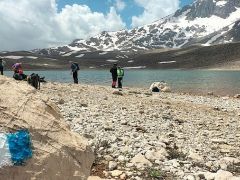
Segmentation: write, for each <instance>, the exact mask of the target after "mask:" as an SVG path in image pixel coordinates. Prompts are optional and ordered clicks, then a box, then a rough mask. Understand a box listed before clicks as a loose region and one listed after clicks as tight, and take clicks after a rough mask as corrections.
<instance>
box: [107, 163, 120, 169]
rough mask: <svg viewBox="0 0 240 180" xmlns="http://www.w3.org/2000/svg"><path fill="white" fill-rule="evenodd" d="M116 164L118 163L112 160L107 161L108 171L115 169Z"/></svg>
mask: <svg viewBox="0 0 240 180" xmlns="http://www.w3.org/2000/svg"><path fill="white" fill-rule="evenodd" d="M117 166H118V164H117V163H116V162H114V161H110V162H109V163H108V169H109V171H112V170H115V169H117Z"/></svg>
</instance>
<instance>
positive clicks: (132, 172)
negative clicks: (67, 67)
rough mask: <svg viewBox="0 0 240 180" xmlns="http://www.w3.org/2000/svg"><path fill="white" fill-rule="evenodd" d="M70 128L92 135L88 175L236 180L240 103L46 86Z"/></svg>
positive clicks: (139, 91)
mask: <svg viewBox="0 0 240 180" xmlns="http://www.w3.org/2000/svg"><path fill="white" fill-rule="evenodd" d="M41 92H42V93H44V94H47V95H49V96H50V97H51V101H53V102H54V103H57V104H58V107H59V108H60V111H61V113H62V115H63V117H64V119H65V121H66V122H67V123H68V124H69V126H70V127H71V129H72V131H75V132H78V133H79V134H81V135H83V136H84V137H86V138H87V139H88V140H89V143H90V144H91V145H92V148H93V150H94V152H95V153H96V160H95V163H94V165H93V168H92V177H90V178H89V179H101V178H102V179H136V180H141V179H142V180H148V179H185V180H198V179H207V180H211V179H213V180H214V179H215V180H224V179H240V158H239V156H240V100H239V99H238V98H237V97H236V98H233V97H214V96H211V95H209V96H196V95H187V94H178V93H151V92H150V91H149V90H148V89H137V88H124V89H123V90H122V91H118V90H114V89H112V88H110V87H105V86H93V85H73V84H60V83H46V84H44V85H43V86H42V89H41Z"/></svg>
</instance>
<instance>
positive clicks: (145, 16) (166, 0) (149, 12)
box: [131, 0, 180, 27]
mask: <svg viewBox="0 0 240 180" xmlns="http://www.w3.org/2000/svg"><path fill="white" fill-rule="evenodd" d="M134 1H135V3H136V4H137V5H138V6H140V7H142V8H144V11H143V13H142V14H141V15H139V16H133V17H132V24H131V26H132V27H137V26H142V25H145V24H148V23H151V22H153V21H156V20H158V19H161V18H162V17H164V16H167V15H169V14H171V13H174V12H175V11H176V10H177V9H178V8H179V4H180V2H179V0H134Z"/></svg>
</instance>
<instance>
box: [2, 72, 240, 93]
mask: <svg viewBox="0 0 240 180" xmlns="http://www.w3.org/2000/svg"><path fill="white" fill-rule="evenodd" d="M34 72H35V73H38V74H39V75H40V76H45V79H46V80H47V81H57V82H68V83H71V82H72V76H71V74H70V71H34ZM31 73H32V71H25V74H31ZM5 74H6V75H7V76H10V77H11V76H12V72H9V71H8V72H6V73H5ZM162 80H164V81H165V82H167V83H168V84H169V85H170V86H171V88H172V90H173V91H174V92H189V93H197V94H198V93H200V94H206V93H207V92H210V91H212V92H214V93H216V94H219V95H228V94H229V95H233V94H238V93H239V94H240V71H209V70H187V71H185V70H125V77H124V80H123V86H128V87H143V88H149V86H150V85H151V83H152V82H157V81H162ZM79 82H80V83H81V82H82V83H84V84H98V85H111V74H110V73H109V71H108V70H81V71H80V72H79Z"/></svg>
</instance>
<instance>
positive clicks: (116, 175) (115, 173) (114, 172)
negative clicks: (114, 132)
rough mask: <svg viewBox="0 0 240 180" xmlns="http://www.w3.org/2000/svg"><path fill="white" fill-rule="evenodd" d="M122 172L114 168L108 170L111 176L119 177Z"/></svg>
mask: <svg viewBox="0 0 240 180" xmlns="http://www.w3.org/2000/svg"><path fill="white" fill-rule="evenodd" d="M122 173H123V172H122V171H120V170H114V171H110V174H111V175H112V176H113V177H119V176H120V175H121V174H122Z"/></svg>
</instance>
